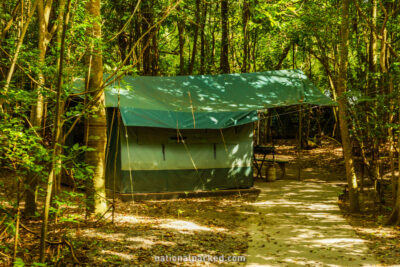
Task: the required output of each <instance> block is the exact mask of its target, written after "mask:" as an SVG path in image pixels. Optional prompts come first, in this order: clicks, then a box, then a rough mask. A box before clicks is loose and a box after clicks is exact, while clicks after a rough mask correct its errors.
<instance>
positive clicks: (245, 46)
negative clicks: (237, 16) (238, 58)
mask: <svg viewBox="0 0 400 267" xmlns="http://www.w3.org/2000/svg"><path fill="white" fill-rule="evenodd" d="M249 18H250V4H249V1H248V0H244V1H243V10H242V23H243V63H242V70H241V71H242V72H243V73H245V72H247V70H248V68H247V66H248V58H249V29H248V22H249Z"/></svg>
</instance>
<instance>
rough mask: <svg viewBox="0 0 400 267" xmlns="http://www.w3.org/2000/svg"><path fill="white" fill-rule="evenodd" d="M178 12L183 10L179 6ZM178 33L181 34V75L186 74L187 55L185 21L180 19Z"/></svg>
mask: <svg viewBox="0 0 400 267" xmlns="http://www.w3.org/2000/svg"><path fill="white" fill-rule="evenodd" d="M176 10H177V11H178V12H181V9H180V8H179V7H177V8H176ZM177 24H178V35H179V75H185V57H184V46H185V21H184V20H182V19H178V22H177Z"/></svg>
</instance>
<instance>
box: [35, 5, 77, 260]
mask: <svg viewBox="0 0 400 267" xmlns="http://www.w3.org/2000/svg"><path fill="white" fill-rule="evenodd" d="M70 7H71V0H68V4H67V11H66V15H65V20H64V23H63V32H62V38H61V49H60V59H59V63H60V65H59V68H58V81H57V100H56V112H55V116H54V130H53V143H52V145H53V152H52V160H51V169H50V172H49V177H48V180H47V186H46V199H45V203H44V207H43V222H42V229H41V236H40V248H39V254H40V262H44V261H45V248H46V239H47V226H48V220H49V211H50V204H51V196H52V189H53V183H54V179H55V175H56V169H59V166H57V160H58V157H59V154H58V153H59V152H60V149H59V148H58V141H59V140H60V134H61V127H62V124H61V107H62V98H61V94H62V81H63V77H62V73H63V61H64V60H63V59H64V50H65V49H64V46H65V32H66V28H67V25H68V22H69V10H70Z"/></svg>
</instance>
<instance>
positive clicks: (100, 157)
mask: <svg viewBox="0 0 400 267" xmlns="http://www.w3.org/2000/svg"><path fill="white" fill-rule="evenodd" d="M86 12H87V14H88V15H89V17H90V20H91V26H90V28H89V30H88V34H89V36H90V38H91V39H92V40H91V43H92V44H91V54H90V55H88V69H89V70H88V73H89V75H88V77H87V85H88V86H87V90H88V92H91V93H90V95H91V97H92V100H91V101H94V102H95V104H94V105H93V106H94V107H95V110H94V111H93V113H92V114H91V115H90V116H89V119H88V120H87V123H86V134H87V146H88V148H91V150H89V151H87V152H86V154H85V158H86V163H87V164H88V165H90V166H93V178H92V180H91V182H90V184H89V188H87V194H88V211H89V213H91V212H94V213H95V214H103V213H104V212H105V211H106V210H107V201H106V190H105V149H106V143H107V131H106V126H107V122H106V111H105V108H104V88H103V59H102V51H101V26H100V25H101V15H100V0H89V1H88V2H87V3H86Z"/></svg>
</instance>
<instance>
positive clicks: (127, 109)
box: [105, 70, 332, 194]
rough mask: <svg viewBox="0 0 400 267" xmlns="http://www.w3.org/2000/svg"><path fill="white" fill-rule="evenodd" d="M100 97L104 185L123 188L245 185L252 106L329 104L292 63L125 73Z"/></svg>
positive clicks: (144, 190)
mask: <svg viewBox="0 0 400 267" xmlns="http://www.w3.org/2000/svg"><path fill="white" fill-rule="evenodd" d="M105 101H106V102H105V104H106V107H107V116H108V119H107V121H108V134H109V138H108V140H109V143H108V145H107V148H108V152H107V166H106V187H107V188H108V189H111V190H115V191H117V192H119V193H122V194H130V193H138V192H140V193H151V192H176V191H184V192H186V191H196V190H217V189H231V188H249V187H251V186H252V185H253V171H252V153H253V150H252V145H253V143H252V142H253V141H252V140H253V138H252V136H253V128H252V127H253V126H252V122H254V121H256V120H257V119H258V116H257V111H258V110H262V109H266V108H272V107H280V106H290V105H298V104H313V105H330V104H332V101H331V99H330V98H329V97H327V96H325V95H324V94H323V93H321V92H320V91H319V90H318V89H317V88H316V87H315V86H314V85H313V84H312V83H311V82H310V81H309V80H308V79H307V77H306V76H305V75H304V74H303V73H302V72H301V71H299V70H282V71H269V72H258V73H244V74H221V75H198V76H177V77H150V76H141V77H128V76H126V77H124V78H123V79H122V80H121V81H119V82H118V83H115V84H113V85H112V86H109V87H108V88H106V91H105ZM118 111H119V112H118ZM118 113H120V117H119V115H118ZM119 118H121V120H120V119H119Z"/></svg>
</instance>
